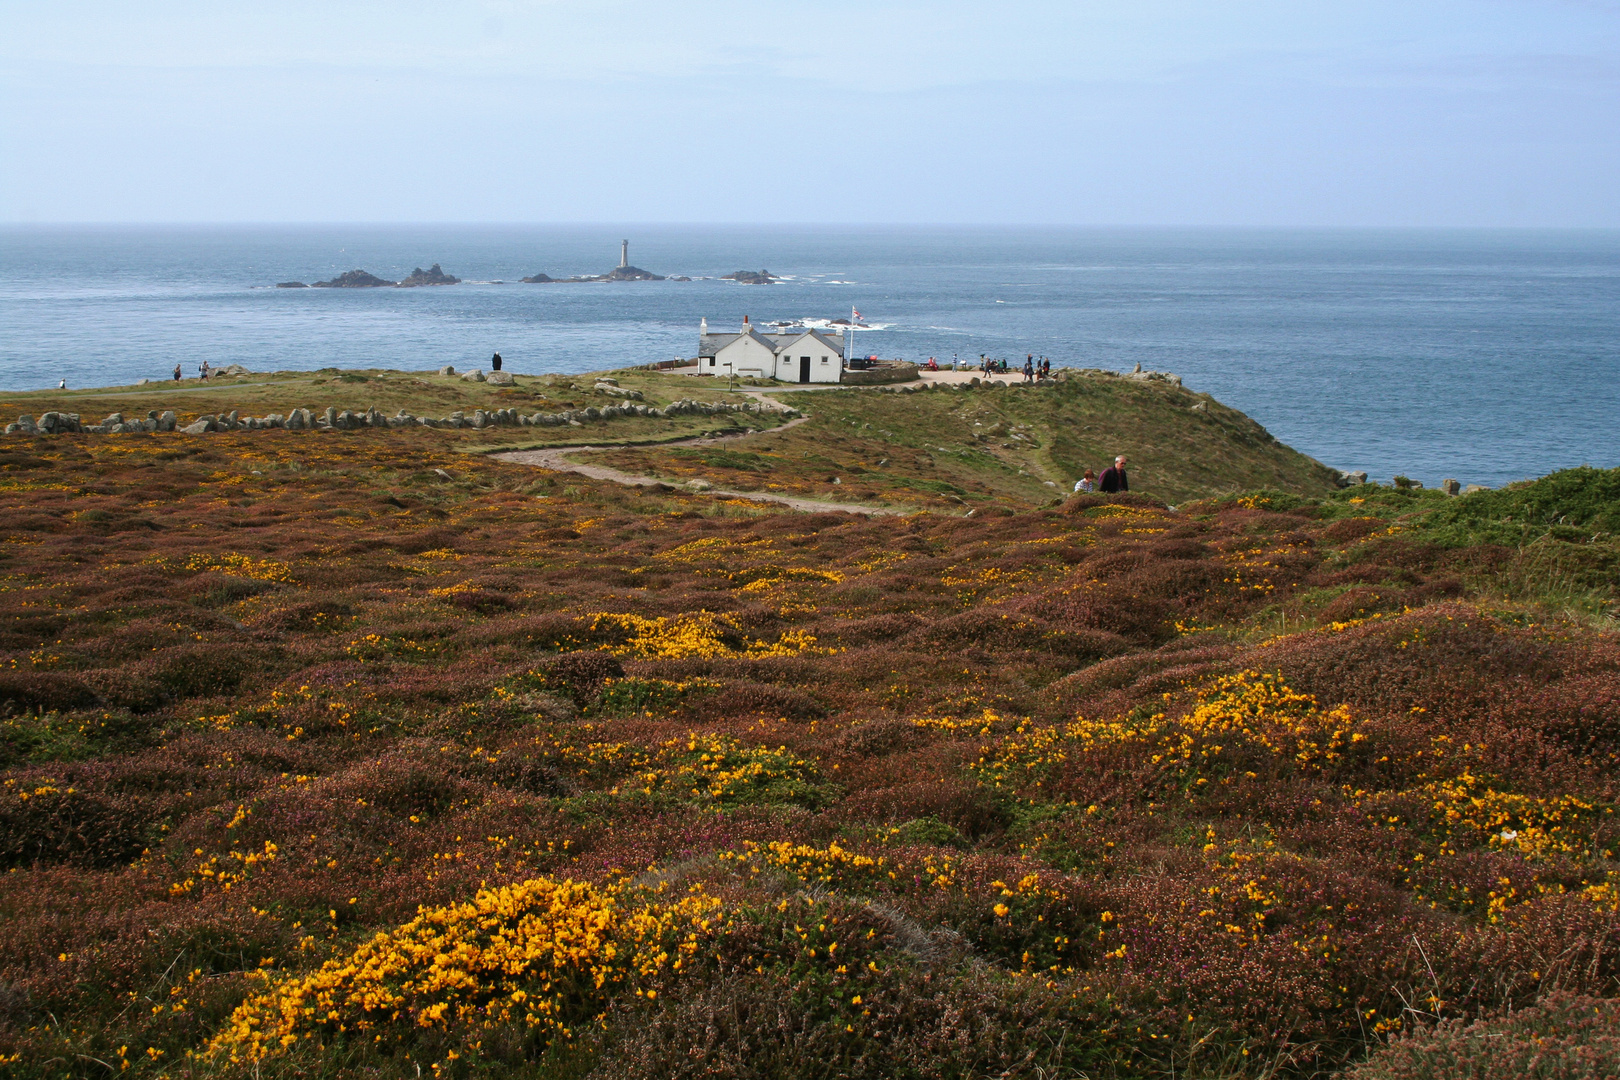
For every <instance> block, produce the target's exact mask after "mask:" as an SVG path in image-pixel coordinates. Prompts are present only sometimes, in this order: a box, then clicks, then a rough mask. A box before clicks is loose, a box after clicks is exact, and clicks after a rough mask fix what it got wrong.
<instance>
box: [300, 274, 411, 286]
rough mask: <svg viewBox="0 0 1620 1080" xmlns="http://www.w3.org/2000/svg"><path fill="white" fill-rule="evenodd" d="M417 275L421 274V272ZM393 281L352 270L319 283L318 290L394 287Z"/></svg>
mask: <svg viewBox="0 0 1620 1080" xmlns="http://www.w3.org/2000/svg"><path fill="white" fill-rule="evenodd" d="M417 273H421V271H420V270H418V271H417ZM393 284H394V282H392V281H384V280H383V279H382V278H380V277H377V276H376V275H375V274H368V273H366V272H365V271H364V270H350V271H349V272H348V273H347V274H339V275H338V276H337V277H335V278H333V279H332V280H331V281H317V282H316V283H315V285H314V288H317V289H377V288H381V287H382V286H384V285H393Z"/></svg>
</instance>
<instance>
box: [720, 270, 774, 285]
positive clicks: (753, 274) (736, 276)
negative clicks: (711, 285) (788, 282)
mask: <svg viewBox="0 0 1620 1080" xmlns="http://www.w3.org/2000/svg"><path fill="white" fill-rule="evenodd" d="M720 280H721V281H735V282H738V283H739V284H743V285H769V284H770V283H771V282H773V281H780V280H781V279H780V278H778V277H777V276H776V275H775V274H773V273H771V272H770V271H769V270H738V271H735V272H734V273H730V274H721V275H720Z"/></svg>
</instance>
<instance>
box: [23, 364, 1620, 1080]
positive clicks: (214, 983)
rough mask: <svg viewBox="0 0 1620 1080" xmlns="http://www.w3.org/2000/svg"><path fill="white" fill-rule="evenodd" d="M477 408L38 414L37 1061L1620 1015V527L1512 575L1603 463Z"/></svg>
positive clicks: (31, 455)
mask: <svg viewBox="0 0 1620 1080" xmlns="http://www.w3.org/2000/svg"><path fill="white" fill-rule="evenodd" d="M974 393H975V392H967V391H963V392H943V391H932V392H928V393H927V394H924V395H913V396H911V397H899V396H891V397H888V398H884V397H881V396H879V395H876V394H874V395H873V396H872V397H871V398H870V399H859V401H858V402H857V403H856V406H855V407H859V408H861V409H870V410H873V411H871V412H866V413H863V414H861V415H864V416H866V417H867V419H862V420H860V423H861V424H865V423H867V422H872V423H874V430H876V429H877V428H878V424H879V422H880V421H884V420H890V421H892V422H893V423H899V422H900V418H899V416H898V415H897V414H891V413H889V412H887V411H885V410H890V409H897V408H900V407H903V406H906V405H910V404H912V403H914V402H918V401H919V400H922V401H927V402H930V403H932V402H933V401H934V400H935V397H936V395H938V397H939V400H940V401H941V402H942V403H943V404H942V405H941V406H940V407H941V408H942V409H943V410H945V411H943V412H941V414H940V416H942V417H944V416H946V415H949V410H950V409H951V408H958V409H964V408H969V407H981V406H980V405H979V404H978V403H979V401H980V399H978V398H975V397H973V394H974ZM985 393H986V394H987V395H991V394H1007V395H1009V396H1008V397H1006V398H1000V397H997V398H994V399H993V401H986V402H985V403H984V404H983V405H982V407H984V408H989V407H991V405H992V404H993V405H994V406H996V407H999V408H1004V409H1010V408H1012V407H1013V405H1014V399H1013V397H1011V396H1010V395H1012V394H1017V393H1027V394H1028V395H1029V396H1028V397H1027V398H1024V399H1021V402H1022V403H1021V404H1019V405H1018V407H1019V408H1028V409H1031V410H1033V409H1035V408H1036V407H1037V406H1036V405H1034V404H1031V403H1035V402H1039V401H1040V400H1042V399H1040V398H1039V397H1037V396H1036V395H1037V394H1039V393H1043V392H1037V391H988V392H985ZM957 394H960V395H961V396H954V395H957ZM832 400H833V401H835V402H836V401H839V400H842V398H841V397H834V398H833V399H832ZM1053 400H1056V399H1053ZM867 402H870V404H868V403H867ZM822 412H823V413H824V414H825V415H828V416H829V417H831V418H834V419H836V418H838V417H843V416H847V417H850V419H854V418H855V414H852V413H850V412H848V411H847V410H846V411H845V412H843V413H840V412H838V411H836V410H833V409H825V408H824V409H822ZM956 415H957V420H956V422H957V423H960V424H963V425H964V426H965V427H966V428H971V426H972V425H971V422H970V419H971V418H975V417H977V418H979V422H980V424H981V426H983V425H984V424H985V419H984V418H983V417H984V416H987V415H988V414H960V413H959V414H956ZM1001 415H1002V416H1003V418H1005V417H1006V416H1009V415H1012V414H1001ZM1017 415H1018V416H1020V417H1024V419H1020V420H1019V421H1018V422H1019V423H1024V422H1031V423H1033V420H1030V419H1029V418H1030V417H1031V416H1033V415H1034V414H1033V413H1032V412H1021V413H1018V414H1017ZM842 422H843V423H844V426H845V427H846V428H847V429H848V430H849V432H850V435H851V436H852V437H854V436H855V433H856V432H857V431H861V432H864V431H866V429H865V428H857V427H856V425H854V424H852V423H851V422H850V420H848V419H846V420H843V421H842ZM805 427H809V425H801V428H805ZM795 430H798V429H795ZM889 430H896V431H898V429H896V428H893V427H891V428H889ZM453 434H455V433H430V432H415V431H388V430H366V431H357V432H348V433H338V434H332V435H314V434H309V433H298V432H277V431H267V432H255V433H245V432H244V433H234V434H219V435H215V436H209V437H206V438H194V439H186V438H179V437H176V438H165V437H146V438H142V437H128V438H120V437H116V436H114V437H97V436H74V435H63V436H54V437H32V438H29V437H16V436H13V437H11V438H9V439H8V440H7V441H6V443H5V445H4V453H3V455H0V505H3V508H4V512H3V513H0V863H3V864H4V867H5V869H6V873H4V874H0V920H3V923H4V925H5V927H6V932H7V947H6V948H5V949H4V950H0V1063H3V1066H4V1071H5V1073H6V1074H7V1075H9V1076H18V1077H25V1078H46V1077H49V1078H53V1080H54V1078H61V1077H75V1078H77V1077H92V1076H97V1077H99V1076H102V1075H104V1074H106V1073H108V1072H109V1071H110V1072H113V1073H119V1074H126V1075H129V1076H131V1077H140V1078H149V1080H155V1078H158V1077H174V1078H180V1077H186V1078H196V1080H204V1078H210V1077H218V1078H245V1077H247V1076H254V1077H278V1076H279V1077H295V1076H297V1077H330V1078H334V1080H335V1078H345V1080H349V1078H353V1080H360V1078H373V1077H376V1078H381V1077H395V1076H401V1075H405V1076H415V1075H418V1072H420V1075H423V1076H438V1077H491V1078H493V1077H533V1078H537V1080H538V1078H556V1080H560V1078H565V1077H567V1078H579V1077H596V1078H605V1077H612V1078H614V1080H642V1078H646V1080H652V1078H660V1080H662V1078H666V1077H687V1076H690V1077H697V1076H709V1077H714V1076H722V1077H728V1076H729V1077H780V1078H789V1077H792V1078H801V1077H803V1078H820V1077H826V1078H828V1080H831V1078H833V1077H846V1078H848V1077H855V1078H873V1080H876V1078H880V1077H881V1078H889V1077H973V1078H980V1077H983V1078H989V1077H1003V1076H1020V1075H1022V1076H1039V1075H1046V1076H1078V1075H1084V1076H1089V1077H1094V1078H1103V1077H1108V1078H1143V1080H1145V1078H1148V1077H1155V1078H1156V1077H1164V1076H1170V1075H1175V1076H1179V1077H1192V1078H1206V1080H1215V1078H1234V1080H1235V1078H1240V1077H1242V1078H1255V1080H1259V1078H1262V1077H1266V1078H1271V1077H1279V1076H1285V1077H1299V1078H1304V1077H1318V1076H1326V1075H1331V1074H1333V1073H1334V1072H1335V1071H1336V1070H1339V1069H1341V1068H1345V1067H1354V1066H1355V1065H1356V1064H1357V1063H1360V1062H1365V1065H1364V1066H1363V1067H1362V1072H1361V1074H1360V1075H1363V1076H1369V1077H1374V1076H1378V1077H1382V1076H1389V1077H1395V1076H1408V1075H1413V1076H1418V1075H1433V1074H1434V1069H1433V1068H1431V1065H1432V1063H1433V1062H1435V1061H1439V1060H1443V1059H1445V1055H1448V1054H1449V1055H1452V1057H1453V1058H1455V1059H1457V1060H1467V1061H1482V1062H1484V1061H1489V1062H1497V1063H1501V1062H1508V1063H1513V1062H1522V1061H1530V1060H1537V1061H1549V1062H1554V1063H1555V1064H1558V1065H1560V1067H1562V1066H1563V1065H1565V1064H1567V1063H1568V1062H1570V1061H1577V1062H1578V1061H1581V1060H1587V1061H1590V1062H1595V1063H1596V1065H1595V1066H1594V1067H1595V1068H1598V1069H1601V1068H1602V1067H1603V1062H1606V1061H1608V1060H1610V1059H1611V1058H1612V1056H1613V1054H1612V1047H1611V1046H1610V1045H1609V1043H1611V1042H1612V1041H1613V1040H1612V1031H1613V1019H1612V1018H1613V1011H1614V1001H1615V999H1616V998H1617V997H1620V988H1617V981H1616V980H1617V979H1620V862H1617V859H1616V856H1617V853H1620V825H1617V824H1616V822H1615V816H1614V813H1613V810H1614V806H1615V803H1616V801H1617V798H1620V789H1617V785H1616V768H1617V765H1620V642H1617V638H1616V635H1615V629H1614V619H1613V618H1612V616H1611V614H1610V613H1611V612H1612V611H1613V610H1614V609H1613V606H1612V605H1613V601H1614V600H1615V599H1616V597H1615V594H1614V588H1613V582H1612V580H1611V581H1610V582H1608V584H1607V585H1606V586H1605V585H1604V584H1603V583H1602V582H1601V581H1599V580H1597V579H1596V578H1593V579H1592V585H1591V594H1590V597H1591V600H1592V605H1595V606H1587V607H1584V608H1582V607H1579V606H1578V605H1572V603H1571V601H1570V598H1569V596H1567V595H1566V594H1564V593H1561V592H1557V591H1556V590H1555V591H1554V592H1551V593H1548V592H1544V591H1541V590H1540V588H1539V585H1538V583H1539V582H1540V581H1541V580H1542V579H1540V578H1538V577H1537V576H1535V574H1534V573H1531V572H1529V571H1525V572H1523V573H1521V574H1520V575H1519V577H1518V578H1517V579H1516V584H1514V585H1512V587H1505V586H1504V582H1505V581H1508V580H1509V579H1511V578H1512V576H1513V575H1512V573H1511V572H1510V571H1512V568H1513V567H1515V566H1522V565H1524V560H1527V559H1531V558H1539V557H1542V556H1537V555H1536V554H1535V552H1537V551H1546V552H1549V553H1550V554H1548V555H1547V556H1545V557H1546V558H1550V559H1553V560H1555V561H1556V560H1560V559H1562V560H1566V561H1568V562H1569V563H1570V565H1583V566H1584V565H1587V564H1586V563H1583V562H1581V561H1580V560H1585V559H1589V558H1590V557H1591V556H1592V555H1593V553H1594V552H1600V551H1601V550H1604V549H1605V545H1612V544H1613V543H1615V538H1614V536H1613V535H1612V534H1610V533H1608V532H1605V531H1603V529H1604V528H1606V526H1605V524H1604V523H1606V522H1609V521H1612V520H1613V517H1612V515H1613V514H1614V512H1615V510H1614V506H1613V497H1612V495H1611V494H1610V491H1611V487H1610V485H1611V484H1612V481H1613V476H1614V474H1613V473H1600V472H1596V471H1587V472H1576V473H1571V474H1557V475H1555V476H1553V477H1549V478H1546V479H1544V480H1542V481H1538V482H1537V484H1533V485H1527V486H1524V487H1522V488H1516V489H1513V490H1510V491H1506V492H1502V493H1493V495H1492V500H1491V501H1489V502H1480V503H1471V502H1469V501H1468V500H1470V499H1476V498H1478V496H1468V497H1465V498H1464V499H1461V500H1451V501H1449V502H1446V501H1442V500H1440V499H1439V498H1438V497H1436V496H1432V495H1424V494H1416V495H1407V494H1402V495H1394V494H1392V493H1390V492H1388V491H1386V490H1385V489H1381V488H1374V487H1371V486H1367V487H1363V488H1359V489H1351V490H1349V491H1345V492H1342V493H1336V494H1330V495H1327V496H1325V497H1307V496H1305V495H1302V494H1298V493H1292V494H1290V493H1286V492H1282V491H1277V490H1270V491H1256V492H1250V493H1248V494H1244V495H1239V496H1233V497H1220V498H1211V499H1206V500H1204V501H1201V502H1196V503H1191V504H1181V507H1180V509H1179V510H1177V511H1170V510H1167V509H1165V508H1164V507H1163V506H1162V504H1160V503H1159V502H1157V501H1155V500H1154V499H1152V498H1149V497H1147V496H1138V495H1133V496H1128V497H1123V498H1117V499H1109V498H1102V497H1086V498H1075V499H1070V500H1068V501H1066V502H1064V503H1062V504H1061V505H1057V506H1031V505H1025V506H1024V507H1023V508H1021V509H1018V510H1016V511H1014V510H1009V509H1005V508H1003V507H998V506H995V505H991V504H990V500H989V499H986V500H985V501H984V502H983V503H981V506H983V509H981V510H980V511H979V512H978V513H975V514H974V515H973V516H972V517H963V516H961V513H960V509H959V508H955V509H953V511H952V512H951V513H949V514H940V513H919V514H913V515H909V516H897V515H891V516H884V517H878V516H871V517H867V516H862V515H854V514H841V513H823V514H799V513H792V512H785V511H782V510H779V509H776V508H772V507H769V506H766V505H762V504H742V503H739V502H736V501H729V500H716V499H706V498H702V497H699V496H695V495H691V494H688V493H684V492H680V491H675V490H659V489H657V488H632V487H626V486H622V485H618V484H613V483H607V482H601V481H596V480H592V479H590V478H588V477H580V476H576V475H571V474H563V473H554V472H548V471H544V470H537V469H534V468H531V467H524V466H519V465H513V464H509V463H504V462H501V461H498V460H494V459H492V458H489V457H487V456H483V455H477V454H468V453H467V452H466V444H465V443H464V442H458V441H455V439H454V438H452V437H451V436H452V435H453ZM770 437H771V436H769V435H768V434H766V435H759V436H752V437H750V439H751V440H761V439H767V438H770ZM866 437H867V436H866V435H864V434H863V435H861V436H860V438H861V439H865V438H866ZM1037 437H1039V436H1037ZM936 438H937V436H936ZM1255 438H1256V439H1257V438H1258V436H1255ZM1006 441H1012V440H1006ZM824 442H825V440H824ZM735 445H737V447H738V448H737V449H735V450H731V449H729V444H728V452H732V453H737V454H739V455H740V454H745V453H754V452H756V451H753V450H749V449H743V448H742V447H743V446H745V445H749V444H747V443H744V444H735ZM845 445H848V444H845ZM1048 448H1049V447H1048V446H1043V447H1041V448H1040V449H1042V450H1045V449H1048ZM831 449H832V452H840V453H841V452H844V446H841V445H839V444H831ZM994 449H996V450H1001V451H1003V452H1005V453H1011V451H1005V450H1004V448H1001V447H999V446H997V447H995V448H994ZM805 452H809V450H808V447H807V448H806V451H805ZM1020 460H1022V459H1020ZM1030 460H1034V459H1033V458H1031V459H1030ZM1278 460H1279V461H1281V462H1283V463H1286V461H1287V459H1286V458H1280V459H1278ZM751 464H753V463H752V462H751V461H750V460H749V459H746V458H738V459H734V460H730V461H729V463H728V464H727V465H726V466H724V467H726V468H730V469H733V470H735V469H737V468H739V467H740V466H743V465H751ZM715 467H717V468H718V467H720V466H715ZM1279 467H1280V466H1279ZM998 475H999V474H998ZM1012 475H1016V471H1012ZM1306 475H1309V474H1308V473H1307V474H1306ZM1009 483H1010V482H1009ZM1274 487H1275V485H1274ZM1015 496H1016V490H1014V489H1012V488H1011V487H1008V488H1006V489H1003V491H1002V493H999V494H997V495H995V498H996V499H998V500H1003V501H1005V502H1006V503H1013V502H1014V501H1016V500H1015ZM1037 498H1039V493H1033V494H1032V495H1031V496H1030V498H1029V500H1028V501H1029V502H1034V501H1035V500H1036V499H1037ZM1475 508H1478V514H1477V518H1478V520H1479V521H1483V522H1485V523H1486V524H1488V525H1489V526H1490V527H1491V528H1496V527H1498V526H1501V525H1502V523H1503V522H1508V521H1511V522H1520V523H1528V525H1529V527H1530V530H1531V531H1530V533H1528V534H1526V533H1524V532H1523V530H1522V529H1521V530H1520V533H1519V534H1517V535H1516V538H1515V539H1514V544H1513V545H1505V544H1500V543H1497V542H1494V541H1492V540H1490V539H1489V538H1483V539H1478V540H1470V541H1467V542H1461V541H1459V539H1458V536H1457V534H1456V533H1455V532H1454V531H1453V530H1454V529H1455V527H1456V522H1457V521H1459V520H1461V521H1464V522H1473V521H1475V518H1476V515H1475ZM1583 508H1585V509H1583ZM1577 516H1578V517H1579V518H1580V523H1581V528H1582V530H1590V531H1583V533H1582V535H1581V536H1578V537H1577V536H1574V535H1573V534H1571V535H1568V536H1566V535H1565V534H1563V533H1561V532H1558V531H1556V530H1558V529H1560V528H1563V527H1564V523H1566V522H1570V521H1574V520H1575V518H1576V517H1577ZM1469 527H1470V528H1473V527H1475V526H1474V525H1473V524H1470V525H1469ZM1481 527H1483V526H1481ZM1493 535H1494V534H1493ZM1538 1003H1539V1004H1538ZM1530 1007H1537V1008H1538V1009H1539V1011H1538V1012H1536V1013H1534V1014H1524V1015H1522V1016H1521V1017H1520V1018H1519V1019H1518V1020H1514V1019H1512V1017H1513V1016H1515V1015H1518V1014H1519V1013H1520V1011H1521V1010H1524V1009H1526V1008H1530ZM1587 1016H1591V1017H1592V1018H1593V1019H1592V1020H1590V1021H1588V1020H1586V1019H1585V1018H1586V1017H1587ZM1437 1018H1438V1020H1439V1021H1440V1023H1441V1026H1438V1027H1436V1026H1435V1024H1436V1019H1437ZM1576 1021H1579V1023H1580V1026H1578V1027H1577V1026H1576ZM1476 1022H1477V1023H1478V1024H1479V1025H1480V1026H1478V1027H1470V1026H1469V1025H1471V1024H1475V1023H1476ZM1554 1028H1557V1029H1558V1032H1557V1033H1558V1035H1559V1039H1558V1041H1557V1042H1556V1044H1554V1043H1550V1042H1546V1041H1545V1040H1544V1044H1537V1043H1535V1042H1534V1040H1535V1039H1536V1038H1539V1037H1542V1036H1543V1035H1545V1034H1547V1033H1549V1032H1551V1031H1552V1030H1553V1029H1554ZM1572 1028H1574V1029H1575V1034H1574V1035H1573V1036H1571V1035H1570V1033H1569V1032H1570V1030H1571V1029H1572ZM1583 1033H1584V1034H1583ZM1497 1034H1501V1035H1507V1036H1511V1037H1512V1040H1513V1045H1511V1046H1504V1047H1503V1048H1501V1052H1500V1053H1497V1052H1495V1051H1494V1050H1493V1051H1492V1052H1490V1053H1482V1052H1480V1050H1479V1048H1478V1047H1476V1046H1472V1045H1470V1044H1468V1040H1470V1039H1473V1038H1475V1037H1476V1036H1479V1035H1492V1036H1494V1035H1497ZM1403 1036H1404V1037H1403ZM1391 1039H1395V1040H1396V1041H1394V1042H1390V1040H1391ZM1582 1040H1584V1042H1583V1041H1582ZM1386 1044H1388V1046H1387V1048H1386ZM1588 1050H1590V1053H1588V1052H1587V1051H1588ZM1538 1055H1539V1057H1538ZM1583 1055H1584V1058H1583ZM1425 1069H1428V1070H1429V1071H1428V1072H1425V1071H1423V1070H1425ZM1568 1075H1572V1076H1585V1075H1594V1076H1595V1075H1601V1073H1592V1072H1588V1073H1586V1074H1582V1073H1579V1072H1570V1073H1568Z"/></svg>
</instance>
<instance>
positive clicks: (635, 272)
mask: <svg viewBox="0 0 1620 1080" xmlns="http://www.w3.org/2000/svg"><path fill="white" fill-rule="evenodd" d="M596 280H598V281H663V280H664V279H663V278H662V277H661V276H659V275H658V274H654V273H652V272H651V271H650V270H643V269H642V268H641V267H639V266H615V267H614V268H613V269H611V270H609V271H608V272H607V273H605V274H603V275H602V276H601V277H599V278H597V279H596Z"/></svg>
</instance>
